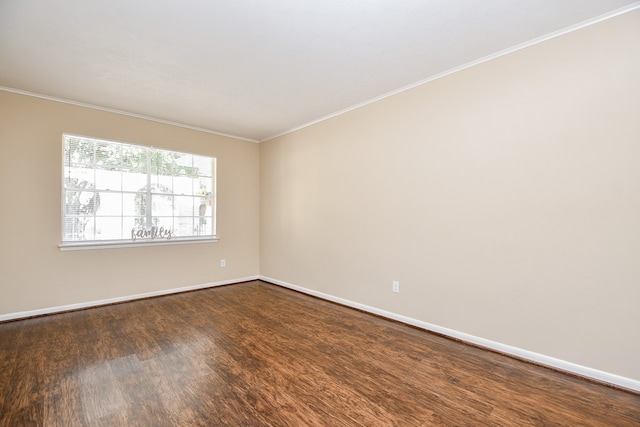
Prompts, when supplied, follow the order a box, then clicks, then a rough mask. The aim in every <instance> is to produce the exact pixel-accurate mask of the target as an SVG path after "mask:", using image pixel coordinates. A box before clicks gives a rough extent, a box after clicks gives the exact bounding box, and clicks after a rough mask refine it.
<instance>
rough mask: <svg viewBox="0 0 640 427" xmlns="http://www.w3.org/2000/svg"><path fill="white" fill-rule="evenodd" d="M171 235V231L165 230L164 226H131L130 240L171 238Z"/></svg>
mask: <svg viewBox="0 0 640 427" xmlns="http://www.w3.org/2000/svg"><path fill="white" fill-rule="evenodd" d="M172 237H173V231H172V230H167V229H166V228H164V227H155V226H154V227H151V228H150V229H148V230H146V229H141V228H132V229H131V240H133V241H134V242H135V241H136V239H152V240H153V239H155V238H158V239H167V240H171V238H172Z"/></svg>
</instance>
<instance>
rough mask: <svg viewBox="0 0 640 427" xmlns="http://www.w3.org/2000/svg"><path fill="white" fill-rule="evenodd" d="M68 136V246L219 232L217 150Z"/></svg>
mask: <svg viewBox="0 0 640 427" xmlns="http://www.w3.org/2000/svg"><path fill="white" fill-rule="evenodd" d="M63 139H64V160H63V171H64V173H63V175H64V177H63V186H62V188H63V190H62V192H63V194H62V204H63V206H62V211H63V212H62V243H63V246H64V245H65V244H81V243H85V244H86V243H108V242H111V243H140V242H150V241H155V242H158V241H164V242H167V241H180V240H200V239H215V238H216V223H215V207H216V197H215V175H216V159H215V158H214V157H207V156H202V155H196V154H190V153H182V152H178V151H170V150H163V149H159V148H155V147H149V146H142V145H135V144H128V143H121V142H113V141H105V140H100V139H94V138H87V137H81V136H74V135H64V137H63Z"/></svg>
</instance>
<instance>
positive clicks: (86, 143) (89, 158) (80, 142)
mask: <svg viewBox="0 0 640 427" xmlns="http://www.w3.org/2000/svg"><path fill="white" fill-rule="evenodd" d="M64 148H65V149H64V162H65V165H66V166H70V165H77V164H85V165H93V163H94V155H95V151H94V143H93V140H91V139H86V138H79V137H68V138H67V140H66V144H65V147H64Z"/></svg>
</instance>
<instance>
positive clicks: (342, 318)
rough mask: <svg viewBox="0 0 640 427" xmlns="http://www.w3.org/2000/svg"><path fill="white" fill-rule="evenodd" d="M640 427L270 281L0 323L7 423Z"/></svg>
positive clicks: (544, 378) (629, 397)
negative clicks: (268, 282)
mask: <svg viewBox="0 0 640 427" xmlns="http://www.w3.org/2000/svg"><path fill="white" fill-rule="evenodd" d="M132 425H135V426H211V425H222V426H224V425H228V426H354V427H355V426H378V425H379V426H438V425H440V426H460V425H466V426H476V425H477V426H484V425H492V426H513V425H518V426H545V425H554V426H556V425H557V426H638V425H640V395H639V394H635V393H630V392H625V391H623V390H619V389H614V388H610V387H605V386H603V385H600V384H596V383H593V382H589V381H585V380H582V379H580V378H577V377H574V376H570V375H566V374H563V373H560V372H556V371H553V370H550V369H546V368H543V367H539V366H535V365H532V364H528V363H524V362H522V361H518V360H515V359H512V358H509V357H505V356H502V355H499V354H496V353H493V352H490V351H486V350H483V349H480V348H477V347H472V346H468V345H465V344H463V343H460V342H457V341H454V340H450V339H447V338H445V337H441V336H438V335H436V334H432V333H428V332H426V331H421V330H418V329H416V328H412V327H409V326H406V325H402V324H399V323H397V322H392V321H387V320H385V319H381V318H378V317H375V316H371V315H369V314H366V313H362V312H359V311H356V310H352V309H349V308H346V307H342V306H339V305H336V304H333V303H330V302H327V301H322V300H319V299H316V298H312V297H309V296H306V295H303V294H300V293H297V292H293V291H290V290H287V289H284V288H281V287H278V286H274V285H270V284H267V283H264V282H260V281H254V282H247V283H243V284H236V285H231V286H225V287H218V288H212V289H206V290H200V291H194V292H188V293H183V294H177V295H171V296H166V297H160V298H153V299H148V300H141V301H134V302H130V303H126V304H117V305H112V306H106V307H99V308H94V309H89V310H82V311H77V312H70V313H63V314H58V315H52V316H46V317H42V318H36V319H26V320H20V321H14V322H7V323H3V324H0V426H11V427H13V426H132Z"/></svg>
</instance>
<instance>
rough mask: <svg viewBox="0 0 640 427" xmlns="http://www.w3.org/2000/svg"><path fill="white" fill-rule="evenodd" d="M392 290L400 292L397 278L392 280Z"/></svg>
mask: <svg viewBox="0 0 640 427" xmlns="http://www.w3.org/2000/svg"><path fill="white" fill-rule="evenodd" d="M392 289H393V292H395V293H396V294H397V293H399V292H400V282H398V281H397V280H394V281H393V288H392Z"/></svg>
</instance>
